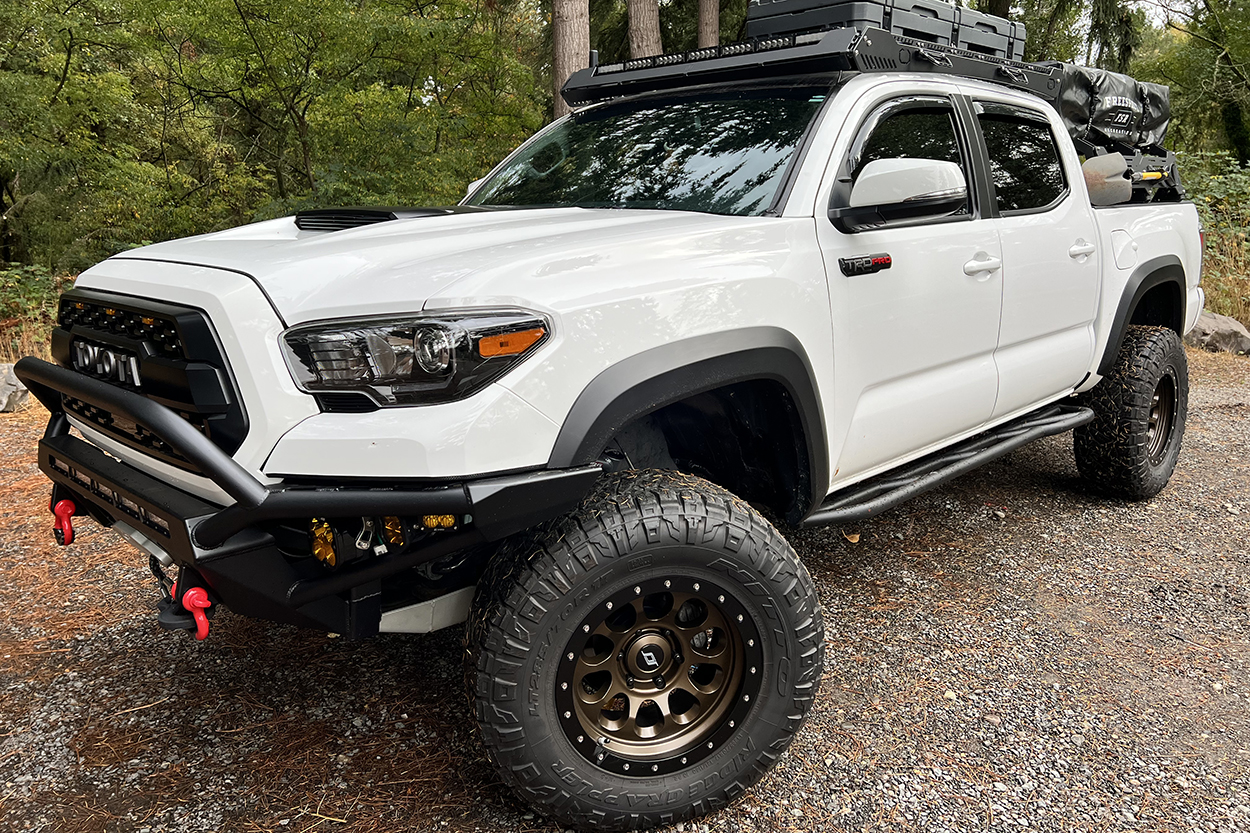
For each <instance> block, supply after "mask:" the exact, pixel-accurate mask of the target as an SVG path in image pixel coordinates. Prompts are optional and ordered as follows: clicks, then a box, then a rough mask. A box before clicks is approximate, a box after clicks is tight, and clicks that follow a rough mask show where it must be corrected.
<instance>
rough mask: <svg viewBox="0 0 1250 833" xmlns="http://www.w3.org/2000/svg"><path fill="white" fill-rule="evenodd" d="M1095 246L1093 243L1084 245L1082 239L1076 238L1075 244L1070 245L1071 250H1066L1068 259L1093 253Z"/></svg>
mask: <svg viewBox="0 0 1250 833" xmlns="http://www.w3.org/2000/svg"><path fill="white" fill-rule="evenodd" d="M1094 250H1095V246H1094V244H1093V243H1086V242H1085V240H1084V239H1083V238H1080V237H1078V238H1076V243H1074V244H1072V248H1071V249H1068V257H1072V258H1076V257H1085V256H1086V255H1092V254H1093V253H1094Z"/></svg>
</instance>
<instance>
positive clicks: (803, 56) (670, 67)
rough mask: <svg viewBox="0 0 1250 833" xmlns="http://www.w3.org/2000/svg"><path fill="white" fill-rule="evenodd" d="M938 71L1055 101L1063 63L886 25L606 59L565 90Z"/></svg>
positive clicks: (614, 94) (597, 91)
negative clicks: (1018, 57)
mask: <svg viewBox="0 0 1250 833" xmlns="http://www.w3.org/2000/svg"><path fill="white" fill-rule="evenodd" d="M839 71H842V72H845V71H855V72H939V73H943V74H945V75H955V76H959V77H963V78H974V79H977V80H980V81H992V82H995V83H998V84H1005V85H1007V86H1009V87H1014V88H1016V89H1019V90H1024V91H1026V92H1030V93H1033V94H1035V95H1038V96H1040V97H1041V98H1043V99H1045V100H1047V101H1050V102H1053V101H1054V100H1055V99H1056V98H1057V96H1058V95H1059V88H1060V80H1061V73H1060V69H1059V67H1058V66H1047V65H1042V64H1028V63H1024V62H1023V61H1014V60H1011V59H1008V58H999V57H996V56H993V55H985V54H982V53H980V52H972V51H970V50H967V49H960V48H958V47H955V46H947V45H945V44H938V43H930V42H928V41H921V40H916V39H914V38H910V37H907V36H905V35H897V34H893V33H891V32H887V31H885V30H883V29H874V28H868V29H864V30H863V31H860V30H858V29H854V28H851V27H841V28H836V29H828V30H824V31H816V32H799V33H792V34H780V35H774V36H771V37H766V38H757V39H754V40H747V41H743V42H741V43H731V44H726V45H724V46H710V47H707V48H704V49H695V50H692V51H690V52H676V53H672V54H669V55H655V56H652V57H648V58H633V59H631V60H628V61H621V62H618V63H614V64H599V65H597V66H592V67H590V68H588V69H583V70H580V71H578V72H576V73H574V74H573V76H572V77H570V78H569V80H568V81H567V82H566V83H565V85H564V87H563V89H561V91H560V93H561V95H562V96H563V97H564V100H565V101H566V102H568V103H569V105H570V106H573V107H578V106H582V105H586V104H592V103H594V102H597V101H605V100H607V99H611V98H618V97H620V96H626V95H634V94H636V93H642V92H655V91H661V90H668V89H675V88H677V87H687V86H693V85H696V84H719V83H730V82H734V81H743V80H754V79H765V78H773V77H779V76H783V75H806V74H814V73H832V72H839Z"/></svg>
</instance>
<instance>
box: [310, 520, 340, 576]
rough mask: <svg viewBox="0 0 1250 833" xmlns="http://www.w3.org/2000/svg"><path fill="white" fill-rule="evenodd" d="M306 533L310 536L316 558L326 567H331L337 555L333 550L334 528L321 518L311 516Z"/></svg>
mask: <svg viewBox="0 0 1250 833" xmlns="http://www.w3.org/2000/svg"><path fill="white" fill-rule="evenodd" d="M308 533H309V534H310V535H311V536H312V552H313V555H314V556H316V557H317V560H318V561H320V562H321V563H322V564H325V565H326V566H328V567H333V566H334V562H335V561H337V560H338V557H337V556H336V555H335V552H334V530H333V529H332V528H331V527H330V524H329V523H328V522H326V521H325V520H323V519H321V518H313V519H312V520H311V521H309V522H308Z"/></svg>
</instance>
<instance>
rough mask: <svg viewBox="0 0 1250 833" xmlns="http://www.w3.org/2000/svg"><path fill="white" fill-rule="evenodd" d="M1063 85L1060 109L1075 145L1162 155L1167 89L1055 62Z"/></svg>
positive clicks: (1167, 115)
mask: <svg viewBox="0 0 1250 833" xmlns="http://www.w3.org/2000/svg"><path fill="white" fill-rule="evenodd" d="M1046 65H1047V66H1057V67H1059V69H1060V72H1061V75H1062V79H1061V82H1060V88H1059V95H1058V97H1057V98H1056V100H1055V107H1056V108H1057V109H1058V110H1059V115H1060V116H1062V117H1063V121H1064V123H1065V124H1066V125H1067V127H1068V133H1069V135H1071V136H1072V139H1073V140H1074V141H1075V142H1077V147H1078V148H1080V146H1081V145H1080V143H1081V142H1085V143H1087V144H1089V145H1092V146H1094V147H1099V148H1104V149H1107V150H1110V151H1121V152H1123V151H1124V150H1126V149H1128V150H1130V151H1132V150H1141V151H1143V152H1146V153H1156V154H1163V153H1164V150H1163V137H1164V136H1165V135H1166V134H1167V129H1168V119H1169V118H1170V117H1171V115H1172V108H1171V105H1170V104H1169V103H1168V88H1167V87H1165V86H1163V85H1162V84H1149V83H1146V82H1144V81H1138V80H1136V79H1134V78H1130V77H1128V76H1127V75H1121V74H1119V73H1118V72H1108V71H1107V70H1104V69H1095V68H1093V67H1079V66H1075V65H1074V64H1064V63H1059V62H1057V61H1056V62H1050V63H1048V64H1046Z"/></svg>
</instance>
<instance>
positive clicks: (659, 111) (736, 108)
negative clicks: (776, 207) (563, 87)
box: [467, 86, 829, 215]
mask: <svg viewBox="0 0 1250 833" xmlns="http://www.w3.org/2000/svg"><path fill="white" fill-rule="evenodd" d="M828 94H829V87H828V86H823V87H817V86H803V87H787V88H771V89H770V88H764V89H735V90H726V91H721V92H716V93H710V92H701V93H698V94H685V95H680V96H679V95H672V96H666V97H663V98H646V99H641V100H633V101H627V102H620V103H617V104H608V105H605V106H602V107H595V108H592V109H590V110H587V111H584V112H581V113H575V114H574V115H572V116H570V117H569V118H568V119H567V120H565V121H563V122H559V123H557V124H556V125H554V126H553V127H552V128H551V129H550V130H548V131H546V132H545V133H542V134H540V135H539V136H537V137H535V138H534V139H532V140H531V141H530V142H529V144H527V145H525V146H524V147H522V148H521V150H520V152H519V153H517V154H516V156H514V157H513V158H512V159H510V160H508V162H507V164H506V165H504V167H503V168H501V169H500V170H499V172H498V173H496V174H495V175H494V176H493V177H491V178H490V179H488V180H487V181H486V182H485V183H483V184H482V186H481V187H480V188H478V189H477V191H476V192H475V193H474V195H473V196H472V198H470V199H469V200H468V201H467V203H468V204H469V205H497V206H530V207H539V206H542V207H548V206H552V207H554V206H580V207H582V208H666V209H674V210H681V211H705V212H710V213H713V214H744V215H746V214H761V213H763V212H764V211H766V210H767V209H768V207H769V206H770V205H771V204H772V201H773V196H774V195H775V194H776V192H777V188H778V187H779V186H780V184H781V178H782V176H783V175H784V174H785V171H786V166H787V165H788V164H789V163H790V159H791V157H792V156H793V155H794V151H795V148H797V147H798V145H799V142H800V141H801V140H802V138H803V134H804V132H805V131H806V130H807V126H808V125H809V124H810V123H811V121H812V118H813V116H814V115H815V114H816V111H817V110H818V109H819V108H820V105H821V103H822V102H823V101H824V100H825V98H826V97H827V95H828Z"/></svg>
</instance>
